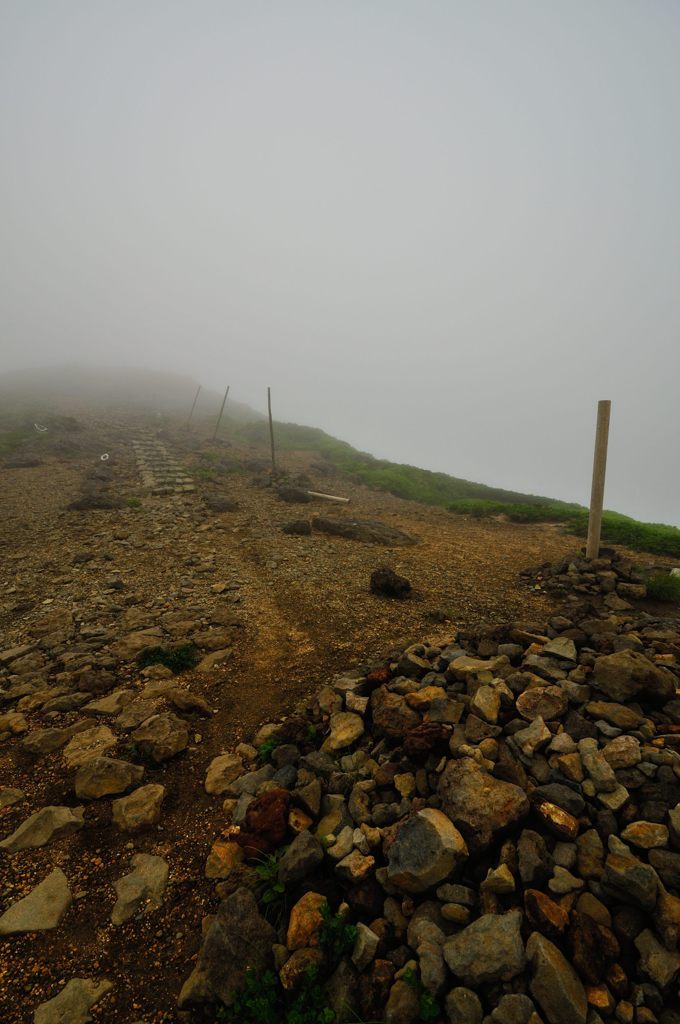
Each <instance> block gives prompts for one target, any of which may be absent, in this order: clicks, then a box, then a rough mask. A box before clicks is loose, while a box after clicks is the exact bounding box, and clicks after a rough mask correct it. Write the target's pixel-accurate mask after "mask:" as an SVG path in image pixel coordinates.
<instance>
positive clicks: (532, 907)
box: [524, 889, 569, 942]
mask: <svg viewBox="0 0 680 1024" xmlns="http://www.w3.org/2000/svg"><path fill="white" fill-rule="evenodd" d="M524 910H525V912H526V915H527V920H528V921H529V924H530V925H531V926H532V928H535V929H536V931H539V932H541V934H542V935H545V936H546V937H547V938H549V939H550V940H551V942H559V940H560V939H561V937H562V935H563V934H564V932H565V931H566V928H567V925H568V924H569V914H568V913H567V912H566V910H563V909H562V907H561V906H560V905H559V903H555V901H554V900H551V899H550V897H549V896H546V894H545V893H544V892H540V891H539V890H538V889H527V890H526V891H525V893H524Z"/></svg>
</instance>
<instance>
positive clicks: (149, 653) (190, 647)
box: [137, 644, 201, 675]
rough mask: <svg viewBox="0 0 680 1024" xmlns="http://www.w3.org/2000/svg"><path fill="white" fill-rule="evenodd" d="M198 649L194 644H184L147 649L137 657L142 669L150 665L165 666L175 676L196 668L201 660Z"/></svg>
mask: <svg viewBox="0 0 680 1024" xmlns="http://www.w3.org/2000/svg"><path fill="white" fill-rule="evenodd" d="M200 657H201V656H200V654H199V651H198V648H197V647H196V646H195V645H194V644H182V645H181V647H147V648H146V650H144V651H141V652H140V654H138V655H137V664H138V665H139V667H140V668H147V667H148V666H149V665H165V667H166V668H169V669H170V671H171V672H173V673H174V674H175V675H179V673H180V672H186V670H187V669H190V668H194V666H195V665H196V664H197V663H198V661H199V660H200Z"/></svg>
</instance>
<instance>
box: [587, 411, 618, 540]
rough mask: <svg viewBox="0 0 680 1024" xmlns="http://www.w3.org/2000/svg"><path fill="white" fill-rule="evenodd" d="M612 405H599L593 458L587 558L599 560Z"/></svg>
mask: <svg viewBox="0 0 680 1024" xmlns="http://www.w3.org/2000/svg"><path fill="white" fill-rule="evenodd" d="M611 407H612V403H611V402H610V401H608V400H606V399H604V400H602V401H600V402H598V403H597V430H596V432H595V455H594V457H593V486H592V489H591V492H590V516H589V517H588V542H587V544H586V558H597V556H598V554H599V552H600V532H601V530H602V506H603V504H604V474H605V470H606V468H607V442H608V440H609V414H610V412H611Z"/></svg>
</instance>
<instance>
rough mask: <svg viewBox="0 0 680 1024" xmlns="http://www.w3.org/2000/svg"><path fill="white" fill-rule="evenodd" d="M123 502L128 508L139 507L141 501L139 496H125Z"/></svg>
mask: <svg viewBox="0 0 680 1024" xmlns="http://www.w3.org/2000/svg"><path fill="white" fill-rule="evenodd" d="M125 504H126V505H127V507H128V508H141V507H142V503H141V501H140V500H139V498H127V499H126V501H125Z"/></svg>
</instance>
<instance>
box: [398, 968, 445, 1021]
mask: <svg viewBox="0 0 680 1024" xmlns="http://www.w3.org/2000/svg"><path fill="white" fill-rule="evenodd" d="M402 980H403V981H405V982H406V984H407V985H410V986H411V988H412V989H414V990H415V992H416V993H417V995H418V1016H419V1018H420V1020H422V1021H431V1020H439V1018H440V1017H441V1015H442V1011H441V1007H440V1005H439V1001H438V1000H437V999H435V997H434V996H433V995H432V993H431V992H428V991H427V989H426V988H425V986H424V985H423V983H422V981H421V980H420V978H419V977H418V975H417V974H416V972H415V971H414V970H412V969H411V968H409V970H408V971H404V973H403V974H402Z"/></svg>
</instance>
